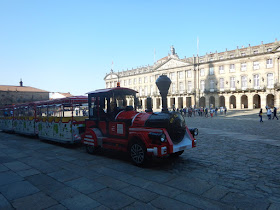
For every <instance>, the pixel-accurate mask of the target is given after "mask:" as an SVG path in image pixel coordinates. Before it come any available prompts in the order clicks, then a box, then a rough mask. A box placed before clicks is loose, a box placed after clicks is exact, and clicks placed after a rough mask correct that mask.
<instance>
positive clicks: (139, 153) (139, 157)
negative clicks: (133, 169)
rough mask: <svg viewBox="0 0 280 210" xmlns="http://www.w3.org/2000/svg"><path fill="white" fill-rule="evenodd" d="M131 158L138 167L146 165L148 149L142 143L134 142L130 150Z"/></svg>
mask: <svg viewBox="0 0 280 210" xmlns="http://www.w3.org/2000/svg"><path fill="white" fill-rule="evenodd" d="M129 152H130V158H131V161H132V162H133V164H135V165H137V166H143V165H145V163H146V161H147V149H146V147H145V145H144V144H143V143H142V142H141V141H139V140H138V141H133V142H132V144H131V145H130V148H129Z"/></svg>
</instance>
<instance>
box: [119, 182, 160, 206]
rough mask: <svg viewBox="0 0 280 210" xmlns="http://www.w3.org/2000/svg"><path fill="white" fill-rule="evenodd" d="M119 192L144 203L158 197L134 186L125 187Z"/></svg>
mask: <svg viewBox="0 0 280 210" xmlns="http://www.w3.org/2000/svg"><path fill="white" fill-rule="evenodd" d="M120 192H122V193H125V194H126V195H128V196H130V197H133V198H135V199H137V200H140V201H143V202H145V203H148V202H150V201H151V200H154V199H155V198H157V197H158V196H159V195H158V194H156V193H153V192H151V191H148V190H145V189H143V188H140V187H136V186H129V187H126V188H124V189H121V190H120Z"/></svg>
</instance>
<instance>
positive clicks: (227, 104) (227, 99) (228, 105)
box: [225, 94, 230, 109]
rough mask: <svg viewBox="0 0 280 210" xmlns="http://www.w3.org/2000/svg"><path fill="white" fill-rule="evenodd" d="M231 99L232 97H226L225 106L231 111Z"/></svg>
mask: <svg viewBox="0 0 280 210" xmlns="http://www.w3.org/2000/svg"><path fill="white" fill-rule="evenodd" d="M229 97H230V95H228V94H227V95H225V106H226V107H227V109H230V104H229Z"/></svg>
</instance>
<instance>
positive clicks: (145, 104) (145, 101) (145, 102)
mask: <svg viewBox="0 0 280 210" xmlns="http://www.w3.org/2000/svg"><path fill="white" fill-rule="evenodd" d="M143 100H144V107H143V108H144V109H145V110H146V109H147V99H143Z"/></svg>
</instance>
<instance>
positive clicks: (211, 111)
mask: <svg viewBox="0 0 280 210" xmlns="http://www.w3.org/2000/svg"><path fill="white" fill-rule="evenodd" d="M213 114H214V109H213V108H212V109H210V116H211V118H212V117H213Z"/></svg>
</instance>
